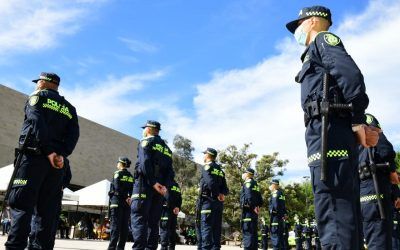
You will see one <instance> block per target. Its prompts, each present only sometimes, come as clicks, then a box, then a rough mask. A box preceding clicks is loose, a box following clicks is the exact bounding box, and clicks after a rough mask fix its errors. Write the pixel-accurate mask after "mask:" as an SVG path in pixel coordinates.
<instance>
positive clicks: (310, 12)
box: [306, 11, 328, 17]
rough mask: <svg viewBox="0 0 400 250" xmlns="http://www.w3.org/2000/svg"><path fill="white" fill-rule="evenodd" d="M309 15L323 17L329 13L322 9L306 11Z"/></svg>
mask: <svg viewBox="0 0 400 250" xmlns="http://www.w3.org/2000/svg"><path fill="white" fill-rule="evenodd" d="M306 15H307V16H322V17H327V16H328V13H325V12H322V11H309V12H306Z"/></svg>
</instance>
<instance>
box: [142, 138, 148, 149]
mask: <svg viewBox="0 0 400 250" xmlns="http://www.w3.org/2000/svg"><path fill="white" fill-rule="evenodd" d="M148 144H149V141H148V140H143V141H142V142H141V143H140V145H141V146H142V148H144V147H146V146H147V145H148Z"/></svg>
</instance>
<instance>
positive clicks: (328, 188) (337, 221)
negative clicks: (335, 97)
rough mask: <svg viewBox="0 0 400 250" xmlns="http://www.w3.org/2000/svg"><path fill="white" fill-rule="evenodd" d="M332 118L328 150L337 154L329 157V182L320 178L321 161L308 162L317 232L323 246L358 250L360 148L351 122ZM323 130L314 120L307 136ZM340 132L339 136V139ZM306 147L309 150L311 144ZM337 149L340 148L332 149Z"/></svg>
mask: <svg viewBox="0 0 400 250" xmlns="http://www.w3.org/2000/svg"><path fill="white" fill-rule="evenodd" d="M330 119H331V123H330V124H329V126H330V127H329V130H328V138H330V139H329V140H328V149H329V151H328V153H329V152H332V155H336V156H338V157H328V158H327V161H328V173H327V181H326V182H323V181H321V180H320V177H321V167H320V161H319V160H317V161H314V162H311V163H310V164H309V166H310V172H311V180H312V188H313V193H314V205H315V217H316V220H317V221H318V232H319V235H320V240H321V244H322V247H323V248H324V249H349V250H353V249H359V248H360V235H361V218H360V216H359V215H360V212H361V211H360V191H359V190H360V189H359V176H358V155H357V152H358V150H357V149H356V142H355V139H354V135H353V132H352V130H351V124H350V121H349V120H348V119H341V118H337V117H334V116H331V117H330ZM320 129H321V123H320V122H319V121H317V120H312V121H311V122H310V124H309V126H308V127H307V131H306V137H308V138H312V137H319V136H320V135H319V133H320ZM337 135H340V138H339V137H338V136H337ZM307 146H308V148H309V149H310V146H309V145H307ZM314 146H315V145H314ZM335 148H336V149H338V150H333V149H335ZM339 149H340V150H339ZM341 152H346V153H345V154H341ZM310 157H311V158H312V156H309V161H310ZM311 161H312V160H311Z"/></svg>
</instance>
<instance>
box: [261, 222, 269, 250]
mask: <svg viewBox="0 0 400 250" xmlns="http://www.w3.org/2000/svg"><path fill="white" fill-rule="evenodd" d="M261 228H262V229H261V248H262V249H263V250H267V249H268V234H269V228H268V226H267V225H264V226H263V225H261Z"/></svg>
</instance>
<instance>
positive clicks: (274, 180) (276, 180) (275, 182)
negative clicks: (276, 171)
mask: <svg viewBox="0 0 400 250" xmlns="http://www.w3.org/2000/svg"><path fill="white" fill-rule="evenodd" d="M271 184H276V185H279V180H278V179H272V181H271Z"/></svg>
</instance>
